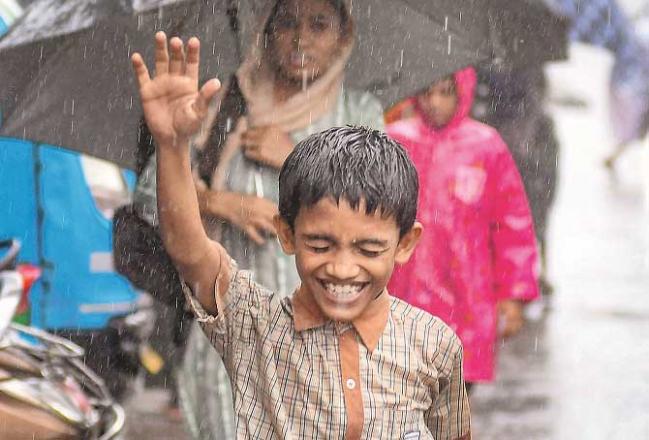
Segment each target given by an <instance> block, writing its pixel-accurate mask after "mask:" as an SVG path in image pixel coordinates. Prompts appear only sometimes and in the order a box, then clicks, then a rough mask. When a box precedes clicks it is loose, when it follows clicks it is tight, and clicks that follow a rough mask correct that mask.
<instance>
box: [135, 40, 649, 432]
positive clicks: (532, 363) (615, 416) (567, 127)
mask: <svg viewBox="0 0 649 440" xmlns="http://www.w3.org/2000/svg"><path fill="white" fill-rule="evenodd" d="M609 65H610V60H609V59H607V58H606V57H605V56H603V55H602V54H601V53H599V52H596V51H592V50H586V49H584V48H577V50H576V51H575V52H574V53H573V61H572V63H571V64H569V65H564V66H558V67H557V68H554V69H551V71H550V80H551V84H552V88H553V93H554V94H555V95H562V94H566V93H568V94H570V95H571V96H577V97H579V98H580V99H583V100H585V101H586V102H587V104H588V106H587V107H584V108H570V107H561V106H553V107H552V111H553V115H554V117H555V120H556V122H557V128H558V132H559V135H560V138H561V141H562V149H563V150H562V155H561V184H560V190H559V195H558V199H557V204H556V205H555V210H554V212H553V218H552V224H551V231H550V233H551V236H550V243H549V244H550V255H549V263H550V275H551V278H552V281H553V283H554V285H555V288H556V290H555V293H554V296H553V298H552V300H551V302H550V304H549V308H548V309H547V310H545V311H543V310H541V307H536V308H532V309H530V310H529V311H528V312H529V315H530V317H531V318H532V319H531V322H530V324H529V325H528V326H527V328H526V329H525V330H524V332H523V333H522V334H521V335H519V336H518V337H516V338H515V339H513V340H511V341H509V342H507V343H505V344H503V346H502V347H501V356H500V364H499V375H498V380H497V381H496V382H495V383H494V384H490V385H482V386H478V387H477V388H476V389H475V392H474V394H473V396H472V409H473V411H472V412H473V422H474V438H476V439H481V440H495V439H498V440H520V439H525V440H535V439H550V440H568V439H571V440H573V439H587V440H600V439H602V440H603V439H607V440H616V439H620V440H621V439H649V342H647V341H648V340H649V269H648V268H649V253H648V251H647V249H648V246H647V241H648V240H647V238H648V237H649V219H648V216H647V215H646V212H645V209H644V203H643V197H644V196H643V179H644V177H643V174H642V171H643V167H646V164H647V163H649V161H645V158H644V153H645V152H646V150H649V144H648V145H645V146H644V150H645V151H642V149H641V148H636V149H634V150H632V151H629V153H628V154H627V155H626V156H624V157H623V158H622V160H621V162H620V164H619V167H618V171H617V173H616V174H615V176H613V175H611V174H609V173H607V172H606V171H605V170H604V168H603V167H602V165H601V164H602V160H603V158H604V156H605V154H606V153H607V152H609V151H610V149H611V148H612V146H611V141H610V134H609V131H608V129H607V122H606V121H607V117H606V113H605V111H606V100H605V97H606V91H605V90H606V75H607V66H609ZM648 154H649V153H648ZM643 161H644V164H645V165H643ZM164 399H165V397H164V395H163V394H161V393H160V392H157V391H148V392H147V393H146V394H141V395H139V396H137V398H136V401H134V402H133V403H132V404H131V405H129V413H128V414H129V416H130V418H129V430H128V433H127V436H126V438H128V439H131V438H132V439H138V440H146V439H185V438H187V437H186V435H185V434H184V431H183V429H182V426H181V425H179V424H174V423H170V422H169V421H168V420H167V419H165V418H164V417H163V416H161V415H160V410H161V408H163V406H164Z"/></svg>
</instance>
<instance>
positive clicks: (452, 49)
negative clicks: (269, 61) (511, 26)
mask: <svg viewBox="0 0 649 440" xmlns="http://www.w3.org/2000/svg"><path fill="white" fill-rule="evenodd" d="M275 3H276V0H231V4H232V6H233V7H236V8H237V17H238V22H239V27H240V38H241V40H240V44H241V45H242V47H245V45H246V44H247V43H249V42H250V41H251V40H252V38H253V35H254V33H255V32H256V31H257V26H258V25H259V24H258V23H259V22H260V17H264V16H267V15H268V13H269V10H270V8H272V7H273V6H274V5H275ZM480 4H481V0H436V1H432V0H390V1H386V0H350V1H349V2H348V5H349V8H350V10H351V14H352V17H353V19H354V24H355V33H356V45H355V48H354V53H353V54H352V57H351V58H350V60H349V64H348V66H347V71H346V80H345V83H346V84H347V86H348V87H353V88H360V89H365V90H370V91H372V92H373V93H374V94H376V96H377V97H379V99H381V101H382V102H383V103H384V105H386V106H387V105H390V104H393V103H395V102H396V101H398V100H400V99H402V98H404V97H406V96H409V95H411V94H414V93H416V92H418V91H419V90H421V89H422V88H424V87H426V86H427V85H429V84H430V83H432V82H433V81H435V80H437V79H440V78H442V77H444V76H446V75H449V74H451V73H452V72H455V71H456V70H459V69H460V68H463V67H466V66H467V65H472V64H476V63H477V62H479V61H482V60H484V59H486V58H487V57H488V56H489V55H490V54H491V50H490V47H489V21H488V19H487V17H486V14H484V12H483V11H482V8H481V7H480Z"/></svg>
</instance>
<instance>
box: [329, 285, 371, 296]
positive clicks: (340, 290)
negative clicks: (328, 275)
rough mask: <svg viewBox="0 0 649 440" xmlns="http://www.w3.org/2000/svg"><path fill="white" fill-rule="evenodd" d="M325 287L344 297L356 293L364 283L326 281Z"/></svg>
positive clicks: (335, 294)
mask: <svg viewBox="0 0 649 440" xmlns="http://www.w3.org/2000/svg"><path fill="white" fill-rule="evenodd" d="M325 288H326V289H327V290H328V291H329V293H331V294H332V295H334V296H338V297H341V298H344V297H346V296H351V295H355V294H357V293H358V292H360V290H361V289H362V288H363V286H362V285H359V284H356V285H353V284H333V283H325Z"/></svg>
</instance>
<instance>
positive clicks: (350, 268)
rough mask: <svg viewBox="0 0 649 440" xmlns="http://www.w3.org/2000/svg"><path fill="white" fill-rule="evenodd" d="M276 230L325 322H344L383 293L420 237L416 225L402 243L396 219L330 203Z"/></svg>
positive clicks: (306, 211) (281, 222)
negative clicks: (396, 267) (398, 265)
mask: <svg viewBox="0 0 649 440" xmlns="http://www.w3.org/2000/svg"><path fill="white" fill-rule="evenodd" d="M275 225H276V227H277V230H278V235H279V238H280V241H281V243H282V247H283V248H284V251H285V252H286V253H288V254H294V255H295V260H296V265H297V270H298V273H299V274H300V278H301V279H302V287H301V288H302V289H308V291H309V293H310V294H311V295H312V296H313V299H314V300H315V302H316V303H317V304H318V306H319V307H320V310H321V311H322V312H323V314H324V315H325V316H326V317H328V318H329V319H332V320H334V321H341V322H348V321H352V320H354V319H355V318H357V317H358V316H360V315H361V313H362V312H363V311H364V310H365V309H366V308H367V306H368V305H369V303H370V302H371V301H372V300H374V299H375V298H376V297H377V296H379V295H380V294H381V292H383V290H384V289H385V286H386V285H387V283H388V281H389V279H390V276H391V275H392V271H393V269H394V264H395V263H400V264H402V263H405V262H406V261H407V260H408V258H409V257H410V255H411V254H412V251H413V250H414V248H415V245H416V244H417V241H418V239H419V236H420V235H421V232H422V227H421V225H420V224H418V223H415V225H414V226H413V228H412V229H411V230H410V231H409V232H407V233H406V234H405V235H404V236H403V237H401V239H399V228H398V227H397V223H396V221H395V219H394V217H392V216H390V217H382V216H381V214H380V210H377V212H375V213H374V214H373V215H367V214H365V205H364V204H363V203H361V205H360V206H359V207H358V209H353V208H352V207H351V206H350V205H349V203H348V202H347V201H345V200H341V201H340V203H339V204H336V203H335V201H333V200H332V199H330V198H324V199H322V200H320V201H319V202H317V203H316V204H315V205H313V206H311V207H308V208H305V207H302V208H301V209H300V211H299V214H298V216H297V218H296V219H295V227H294V228H293V229H291V227H290V226H289V225H288V224H287V223H286V222H285V221H284V220H283V219H281V218H280V217H276V219H275Z"/></svg>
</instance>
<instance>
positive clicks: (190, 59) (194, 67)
mask: <svg viewBox="0 0 649 440" xmlns="http://www.w3.org/2000/svg"><path fill="white" fill-rule="evenodd" d="M200 49H201V43H200V41H199V40H198V38H196V37H192V38H190V39H189V41H188V42H187V67H186V69H185V73H186V74H187V76H189V77H190V78H192V79H193V80H194V81H196V83H198V68H199V64H200Z"/></svg>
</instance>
